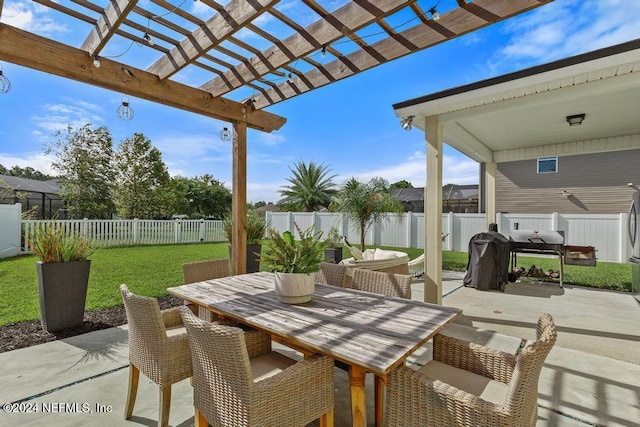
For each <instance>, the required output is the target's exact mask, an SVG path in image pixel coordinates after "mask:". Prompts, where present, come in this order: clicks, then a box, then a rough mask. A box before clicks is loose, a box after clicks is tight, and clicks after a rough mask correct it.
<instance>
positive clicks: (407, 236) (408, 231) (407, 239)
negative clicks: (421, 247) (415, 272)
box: [404, 211, 413, 248]
mask: <svg viewBox="0 0 640 427" xmlns="http://www.w3.org/2000/svg"><path fill="white" fill-rule="evenodd" d="M404 218H405V220H406V221H407V228H406V229H405V230H406V233H405V242H406V246H405V247H407V248H412V247H413V242H412V241H411V232H412V225H413V220H412V218H413V212H411V211H409V212H407V213H406V215H405V216H404Z"/></svg>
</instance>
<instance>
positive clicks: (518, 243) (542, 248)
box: [509, 230, 565, 287]
mask: <svg viewBox="0 0 640 427" xmlns="http://www.w3.org/2000/svg"><path fill="white" fill-rule="evenodd" d="M509 250H510V251H511V268H512V269H513V268H515V266H516V262H517V254H518V253H534V254H547V255H557V256H558V258H559V259H560V277H559V279H560V287H563V281H562V279H563V275H564V273H563V270H564V262H563V259H564V253H565V248H564V232H563V231H539V230H512V231H511V234H510V236H509Z"/></svg>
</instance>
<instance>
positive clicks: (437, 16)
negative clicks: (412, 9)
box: [429, 2, 440, 21]
mask: <svg viewBox="0 0 640 427" xmlns="http://www.w3.org/2000/svg"><path fill="white" fill-rule="evenodd" d="M438 3H440V2H438ZM429 13H430V14H431V17H432V18H433V20H434V21H438V20H439V19H440V14H439V13H438V11H437V10H436V7H435V6H433V7H432V8H431V9H429Z"/></svg>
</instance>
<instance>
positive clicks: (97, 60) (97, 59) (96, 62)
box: [93, 55, 100, 68]
mask: <svg viewBox="0 0 640 427" xmlns="http://www.w3.org/2000/svg"><path fill="white" fill-rule="evenodd" d="M93 66H94V67H96V68H100V57H99V56H98V55H96V56H94V57H93Z"/></svg>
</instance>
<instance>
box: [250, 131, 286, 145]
mask: <svg viewBox="0 0 640 427" xmlns="http://www.w3.org/2000/svg"><path fill="white" fill-rule="evenodd" d="M251 137H252V139H253V140H255V141H256V143H258V144H260V145H266V146H268V147H275V146H277V145H280V144H282V143H283V142H285V141H286V138H285V137H284V135H282V134H281V133H277V132H271V133H267V132H256V133H254V134H253V135H251Z"/></svg>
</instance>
